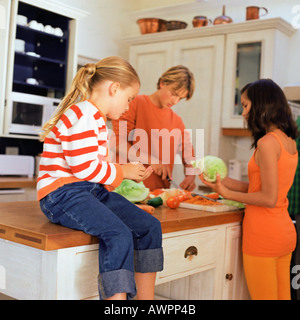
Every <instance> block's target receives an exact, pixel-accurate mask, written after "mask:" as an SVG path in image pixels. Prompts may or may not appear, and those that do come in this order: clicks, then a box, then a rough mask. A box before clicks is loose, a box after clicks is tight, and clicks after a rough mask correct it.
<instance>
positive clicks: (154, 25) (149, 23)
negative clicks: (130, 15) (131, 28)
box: [136, 18, 166, 34]
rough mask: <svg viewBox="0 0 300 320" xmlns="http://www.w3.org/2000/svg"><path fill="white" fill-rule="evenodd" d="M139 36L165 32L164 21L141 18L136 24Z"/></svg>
mask: <svg viewBox="0 0 300 320" xmlns="http://www.w3.org/2000/svg"><path fill="white" fill-rule="evenodd" d="M136 23H137V24H138V25H139V27H140V32H141V34H146V33H154V32H161V31H165V30H166V26H165V25H166V21H165V20H162V19H158V18H143V19H139V20H137V22H136Z"/></svg>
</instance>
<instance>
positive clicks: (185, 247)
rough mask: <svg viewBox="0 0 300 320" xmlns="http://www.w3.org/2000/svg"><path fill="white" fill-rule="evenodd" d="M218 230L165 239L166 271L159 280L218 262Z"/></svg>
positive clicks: (159, 276) (160, 275)
mask: <svg viewBox="0 0 300 320" xmlns="http://www.w3.org/2000/svg"><path fill="white" fill-rule="evenodd" d="M217 242H218V230H217V229H214V230H208V231H203V232H196V233H190V234H186V235H180V236H174V237H170V238H165V239H163V250H164V270H163V271H161V272H160V273H159V274H158V279H162V278H165V277H170V276H172V275H175V274H182V273H187V274H192V273H194V272H193V271H195V272H196V271H197V269H199V268H202V267H204V266H206V265H211V264H214V263H215V262H216V255H217V254H216V253H217V250H218V249H217V247H218V246H217Z"/></svg>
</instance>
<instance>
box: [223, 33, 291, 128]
mask: <svg viewBox="0 0 300 320" xmlns="http://www.w3.org/2000/svg"><path fill="white" fill-rule="evenodd" d="M287 41H288V37H286V36H285V35H284V34H283V33H281V32H280V31H278V30H274V29H269V30H263V31H255V32H254V31H253V32H241V33H232V34H229V35H227V37H226V49H225V65H224V70H225V72H224V99H223V114H222V127H223V128H243V127H244V120H243V117H242V116H241V114H242V106H241V95H240V90H241V89H242V88H243V87H244V86H245V85H246V84H247V83H249V82H253V81H256V80H258V79H261V78H271V79H273V80H274V81H275V82H277V83H278V84H279V85H282V84H284V81H285V77H286V72H285V71H286V68H285V62H286V60H287V57H288V56H287V52H286V48H288V45H287Z"/></svg>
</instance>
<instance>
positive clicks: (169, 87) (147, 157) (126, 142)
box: [112, 65, 196, 191]
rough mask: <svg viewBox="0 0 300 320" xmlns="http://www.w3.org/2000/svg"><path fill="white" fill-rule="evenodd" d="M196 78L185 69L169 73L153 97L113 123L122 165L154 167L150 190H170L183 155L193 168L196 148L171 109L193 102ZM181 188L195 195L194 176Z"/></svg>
mask: <svg viewBox="0 0 300 320" xmlns="http://www.w3.org/2000/svg"><path fill="white" fill-rule="evenodd" d="M194 87H195V80H194V76H193V74H192V73H191V71H190V70H189V69H188V68H186V67H185V66H182V65H178V66H175V67H172V68H170V69H168V70H167V71H166V72H165V73H163V74H162V76H161V77H160V78H159V80H158V83H157V90H156V91H155V92H154V93H152V94H151V95H149V96H148V95H139V96H137V97H136V98H135V99H134V100H133V101H132V102H131V103H130V106H129V110H128V111H127V112H126V113H124V114H123V116H121V117H120V118H119V120H114V121H112V124H113V130H114V133H115V135H116V153H117V154H116V155H117V160H119V162H120V163H126V162H127V161H140V162H142V163H144V164H146V165H151V167H152V169H153V174H152V175H151V176H150V177H149V178H148V179H146V180H145V181H144V184H145V186H147V187H148V188H150V190H154V189H159V188H169V187H170V183H169V181H168V180H167V177H169V178H171V179H172V170H173V167H174V162H175V156H176V154H177V153H179V154H180V155H181V158H182V163H183V166H184V167H185V169H186V168H188V167H191V165H190V161H191V160H192V159H193V158H194V150H193V146H192V144H191V142H190V137H189V134H188V133H187V132H186V131H185V126H184V123H183V121H182V119H181V117H179V116H178V115H177V114H176V113H175V112H174V111H173V110H172V109H171V108H172V107H173V106H174V105H176V104H177V103H178V102H179V101H180V100H181V99H187V100H189V99H191V97H192V95H193V92H194ZM187 173H189V172H187V170H185V178H184V180H183V181H182V182H181V183H180V186H181V188H183V189H186V190H189V191H192V190H194V188H195V187H196V184H195V175H191V174H187Z"/></svg>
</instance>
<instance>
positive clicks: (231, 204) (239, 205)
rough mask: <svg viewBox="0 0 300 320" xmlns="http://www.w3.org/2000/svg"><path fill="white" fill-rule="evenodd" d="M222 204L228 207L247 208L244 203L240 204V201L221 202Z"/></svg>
mask: <svg viewBox="0 0 300 320" xmlns="http://www.w3.org/2000/svg"><path fill="white" fill-rule="evenodd" d="M220 202H221V203H223V204H225V205H227V206H234V207H238V208H241V209H244V208H245V205H244V204H243V203H242V202H238V201H234V200H225V199H223V200H220Z"/></svg>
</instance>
